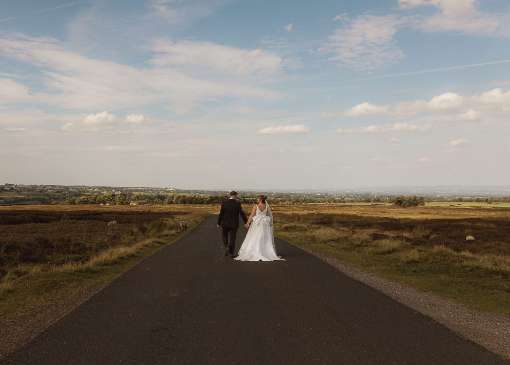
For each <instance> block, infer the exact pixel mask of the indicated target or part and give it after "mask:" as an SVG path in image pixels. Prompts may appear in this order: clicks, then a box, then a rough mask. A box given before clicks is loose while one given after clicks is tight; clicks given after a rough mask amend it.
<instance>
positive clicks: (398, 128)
mask: <svg viewBox="0 0 510 365" xmlns="http://www.w3.org/2000/svg"><path fill="white" fill-rule="evenodd" d="M430 128H431V126H430V124H422V125H418V124H412V123H393V124H377V125H375V124H373V125H369V126H365V127H361V128H338V129H337V130H336V132H337V133H339V134H354V133H357V134H380V133H392V132H393V133H402V132H424V131H427V130H429V129H430ZM391 141H392V142H399V140H398V139H397V138H393V139H392V140H391Z"/></svg>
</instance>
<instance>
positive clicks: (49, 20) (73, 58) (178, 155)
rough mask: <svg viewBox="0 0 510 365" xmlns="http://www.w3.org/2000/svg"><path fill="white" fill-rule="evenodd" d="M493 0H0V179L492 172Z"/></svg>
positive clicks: (506, 107) (229, 179)
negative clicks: (14, 0)
mask: <svg viewBox="0 0 510 365" xmlns="http://www.w3.org/2000/svg"><path fill="white" fill-rule="evenodd" d="M509 137H510V2H508V1H507V0H478V1H477V0H350V1H348V0H345V1H338V0H318V1H309V0H278V1H274V0H273V1H267V0H257V1H254V0H145V1H143V0H83V1H81V0H76V1H65V0H37V1H36V0H31V1H29V0H18V1H16V2H12V1H10V0H0V183H7V182H9V183H19V184H66V185H116V186H160V187H164V186H172V187H178V188H198V189H225V190H227V189H234V188H235V189H255V190H263V189H266V190H271V189H284V190H292V189H319V190H321V189H328V190H329V189H356V188H365V187H370V186H393V187H398V186H437V185H463V186H475V185H509V184H510V169H509V168H508V156H509V155H510V143H509Z"/></svg>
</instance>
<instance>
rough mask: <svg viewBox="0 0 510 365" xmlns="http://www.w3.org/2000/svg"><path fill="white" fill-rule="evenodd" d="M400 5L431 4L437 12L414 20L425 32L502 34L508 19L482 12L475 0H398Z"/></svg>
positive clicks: (408, 7)
mask: <svg viewBox="0 0 510 365" xmlns="http://www.w3.org/2000/svg"><path fill="white" fill-rule="evenodd" d="M399 2H400V7H401V8H403V9H411V8H416V7H421V6H433V7H435V8H437V10H438V12H437V13H436V14H433V15H431V16H426V17H423V18H422V19H420V20H419V21H418V22H416V24H415V26H416V27H418V28H419V29H422V30H425V31H427V32H438V31H456V32H463V33H467V34H476V35H496V36H498V35H500V36H501V35H503V36H508V35H510V33H509V32H508V29H505V25H506V23H507V20H508V19H506V20H505V19H504V18H503V17H501V16H500V15H498V14H489V13H483V12H481V11H480V10H479V9H478V1H477V0H400V1H399Z"/></svg>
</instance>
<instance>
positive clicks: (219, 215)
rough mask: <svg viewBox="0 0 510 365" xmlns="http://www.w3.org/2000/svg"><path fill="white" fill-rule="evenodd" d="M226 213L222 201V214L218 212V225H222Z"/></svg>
mask: <svg viewBox="0 0 510 365" xmlns="http://www.w3.org/2000/svg"><path fill="white" fill-rule="evenodd" d="M224 214H225V205H224V203H221V209H220V214H218V226H221V221H222V220H223V215H224Z"/></svg>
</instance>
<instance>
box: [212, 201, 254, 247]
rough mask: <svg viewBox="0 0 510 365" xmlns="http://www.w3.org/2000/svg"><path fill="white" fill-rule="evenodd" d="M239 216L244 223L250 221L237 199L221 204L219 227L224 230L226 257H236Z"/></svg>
mask: <svg viewBox="0 0 510 365" xmlns="http://www.w3.org/2000/svg"><path fill="white" fill-rule="evenodd" d="M239 216H241V218H243V221H244V223H246V222H247V221H248V218H247V217H246V214H245V213H244V212H243V208H242V207H241V203H240V202H239V201H238V200H237V199H233V198H230V199H228V200H226V201H224V202H223V203H222V204H221V210H220V215H219V216H218V226H220V227H221V228H222V233H223V244H224V245H225V255H230V256H233V255H234V251H235V247H236V235H237V229H238V228H239Z"/></svg>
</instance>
